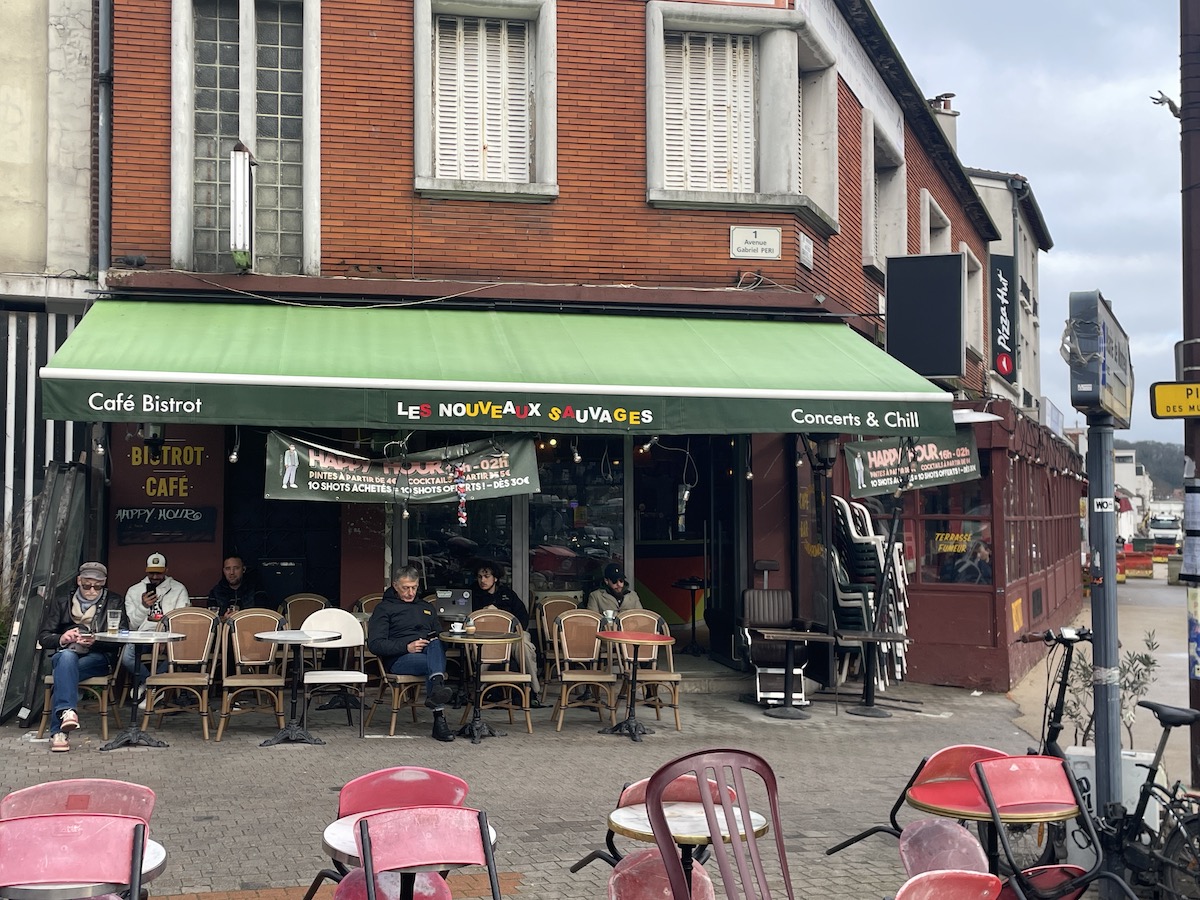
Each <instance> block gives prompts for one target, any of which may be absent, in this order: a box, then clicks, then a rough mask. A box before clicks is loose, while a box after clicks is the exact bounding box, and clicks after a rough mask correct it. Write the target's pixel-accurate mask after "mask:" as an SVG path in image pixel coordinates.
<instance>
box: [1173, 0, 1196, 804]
mask: <svg viewBox="0 0 1200 900" xmlns="http://www.w3.org/2000/svg"><path fill="white" fill-rule="evenodd" d="M1179 45H1180V78H1181V82H1182V93H1181V95H1180V97H1179V110H1180V123H1181V139H1182V142H1181V148H1180V149H1181V152H1182V157H1183V166H1182V204H1181V207H1182V208H1181V212H1182V219H1183V222H1182V224H1183V247H1182V250H1183V254H1182V255H1183V338H1184V340H1185V341H1192V343H1188V344H1186V345H1185V347H1184V349H1183V353H1182V356H1183V363H1184V364H1183V366H1182V367H1181V368H1182V372H1180V373H1177V374H1176V377H1177V378H1181V379H1182V380H1185V381H1193V380H1194V379H1195V374H1194V373H1195V372H1196V371H1197V368H1196V367H1197V366H1198V365H1200V352H1197V344H1196V343H1195V340H1196V339H1197V338H1200V265H1197V261H1198V260H1200V246H1197V236H1198V235H1197V230H1196V228H1195V227H1193V226H1194V225H1195V223H1196V222H1198V221H1200V208H1198V207H1197V204H1198V203H1200V191H1198V190H1197V188H1200V4H1197V3H1196V2H1195V0H1180V2H1179ZM1183 451H1184V458H1185V461H1184V468H1185V471H1184V476H1185V477H1187V478H1191V477H1195V475H1196V461H1197V460H1200V419H1184V421H1183ZM1191 518H1192V517H1189V516H1188V515H1187V507H1186V505H1185V507H1184V521H1183V527H1184V528H1185V529H1195V528H1200V522H1196V521H1191ZM1195 589H1196V586H1195V585H1191V586H1190V587H1189V588H1188V592H1189V594H1190V593H1191V592H1192V591H1193V590H1195ZM1185 665H1186V663H1185ZM1190 668H1191V667H1190V666H1189V672H1188V675H1189V678H1188V699H1189V703H1190V706H1191V707H1192V709H1200V679H1197V678H1193V677H1190V676H1191V675H1192V672H1191V671H1190ZM1190 733H1191V761H1192V766H1191V779H1192V784H1193V785H1195V784H1200V724H1193V725H1192V726H1191V729H1190Z"/></svg>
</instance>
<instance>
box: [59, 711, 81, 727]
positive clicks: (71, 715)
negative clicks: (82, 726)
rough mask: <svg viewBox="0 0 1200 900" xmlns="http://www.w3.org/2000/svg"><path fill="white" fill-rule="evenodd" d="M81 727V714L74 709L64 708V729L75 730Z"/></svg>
mask: <svg viewBox="0 0 1200 900" xmlns="http://www.w3.org/2000/svg"><path fill="white" fill-rule="evenodd" d="M78 727H79V715H78V713H76V712H75V710H73V709H64V710H63V714H62V730H63V731H74V730H75V729H76V728H78Z"/></svg>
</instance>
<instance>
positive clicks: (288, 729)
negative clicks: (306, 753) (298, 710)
mask: <svg viewBox="0 0 1200 900" xmlns="http://www.w3.org/2000/svg"><path fill="white" fill-rule="evenodd" d="M284 741H294V742H295V743H298V744H324V743H325V742H324V741H323V740H321V739H320V738H317V737H313V736H312V735H311V734H309V732H308V729H307V728H304V727H303V726H301V725H300V723H299V722H289V723H288V724H287V725H286V726H284V728H283V730H282V731H280V732H279V734H277V735H275V737H271V738H267V739H266V740H265V741H263V742H262V743H261V744H259V745H258V746H260V747H274V746H275V745H276V744H282V743H283V742H284Z"/></svg>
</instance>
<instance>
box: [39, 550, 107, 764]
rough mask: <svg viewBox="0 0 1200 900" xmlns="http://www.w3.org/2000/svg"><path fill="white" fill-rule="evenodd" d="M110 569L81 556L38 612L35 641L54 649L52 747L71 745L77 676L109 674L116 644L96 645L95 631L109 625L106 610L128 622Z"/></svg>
mask: <svg viewBox="0 0 1200 900" xmlns="http://www.w3.org/2000/svg"><path fill="white" fill-rule="evenodd" d="M107 583H108V569H107V568H106V567H105V566H104V564H103V563H98V562H85V563H84V564H83V565H82V566H80V567H79V574H78V575H76V576H75V584H73V585H67V586H65V587H64V588H63V589H61V590H60V591H58V592H57V593H56V594H55V595H54V596H53V597H51V598H50V602H49V603H47V604H46V609H45V610H44V611H43V613H42V621H41V626H40V627H39V628H38V643H40V644H41V645H42V649H43V650H47V651H51V652H52V653H53V654H54V655H53V656H52V657H51V659H50V665H51V667H52V669H53V671H54V688H53V690H52V692H51V695H50V702H51V706H52V715H51V716H50V749H51V750H52V751H54V752H56V753H60V752H65V751H67V750H70V749H71V743H70V740H69V739H68V737H67V735H68V733H69V732H71V731H74V730H75V729H76V728H78V727H79V714H78V713H77V712H76V711H75V708H76V707H77V706H78V705H79V682H81V681H84V680H86V679H88V678H97V677H99V676H101V675H108V674H109V673H110V672H112V671H113V664H114V662H115V657H116V655H117V652H118V649H119V647H120V645H119V644H100V645H98V646H97V645H96V637H95V632H97V631H103V630H105V628H107V623H108V613H109V611H110V610H113V611H118V610H119V611H120V614H121V620H120V627H121V628H125V629H128V628H129V617H128V616H127V615H126V614H125V604H123V603H122V602H121V595H120V594H114V593H112V592H111V591H109V590H108V589H107V588H106V587H105V585H106V584H107Z"/></svg>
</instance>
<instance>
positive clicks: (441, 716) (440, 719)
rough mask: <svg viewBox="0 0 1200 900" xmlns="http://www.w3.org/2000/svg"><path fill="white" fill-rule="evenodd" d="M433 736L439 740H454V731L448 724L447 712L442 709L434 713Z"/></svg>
mask: <svg viewBox="0 0 1200 900" xmlns="http://www.w3.org/2000/svg"><path fill="white" fill-rule="evenodd" d="M433 737H434V740H438V741H452V740H454V732H452V731H451V730H450V726H449V725H447V724H446V714H445V713H444V712H442V711H441V710H440V709H439V710H436V711H435V712H434V714H433Z"/></svg>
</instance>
